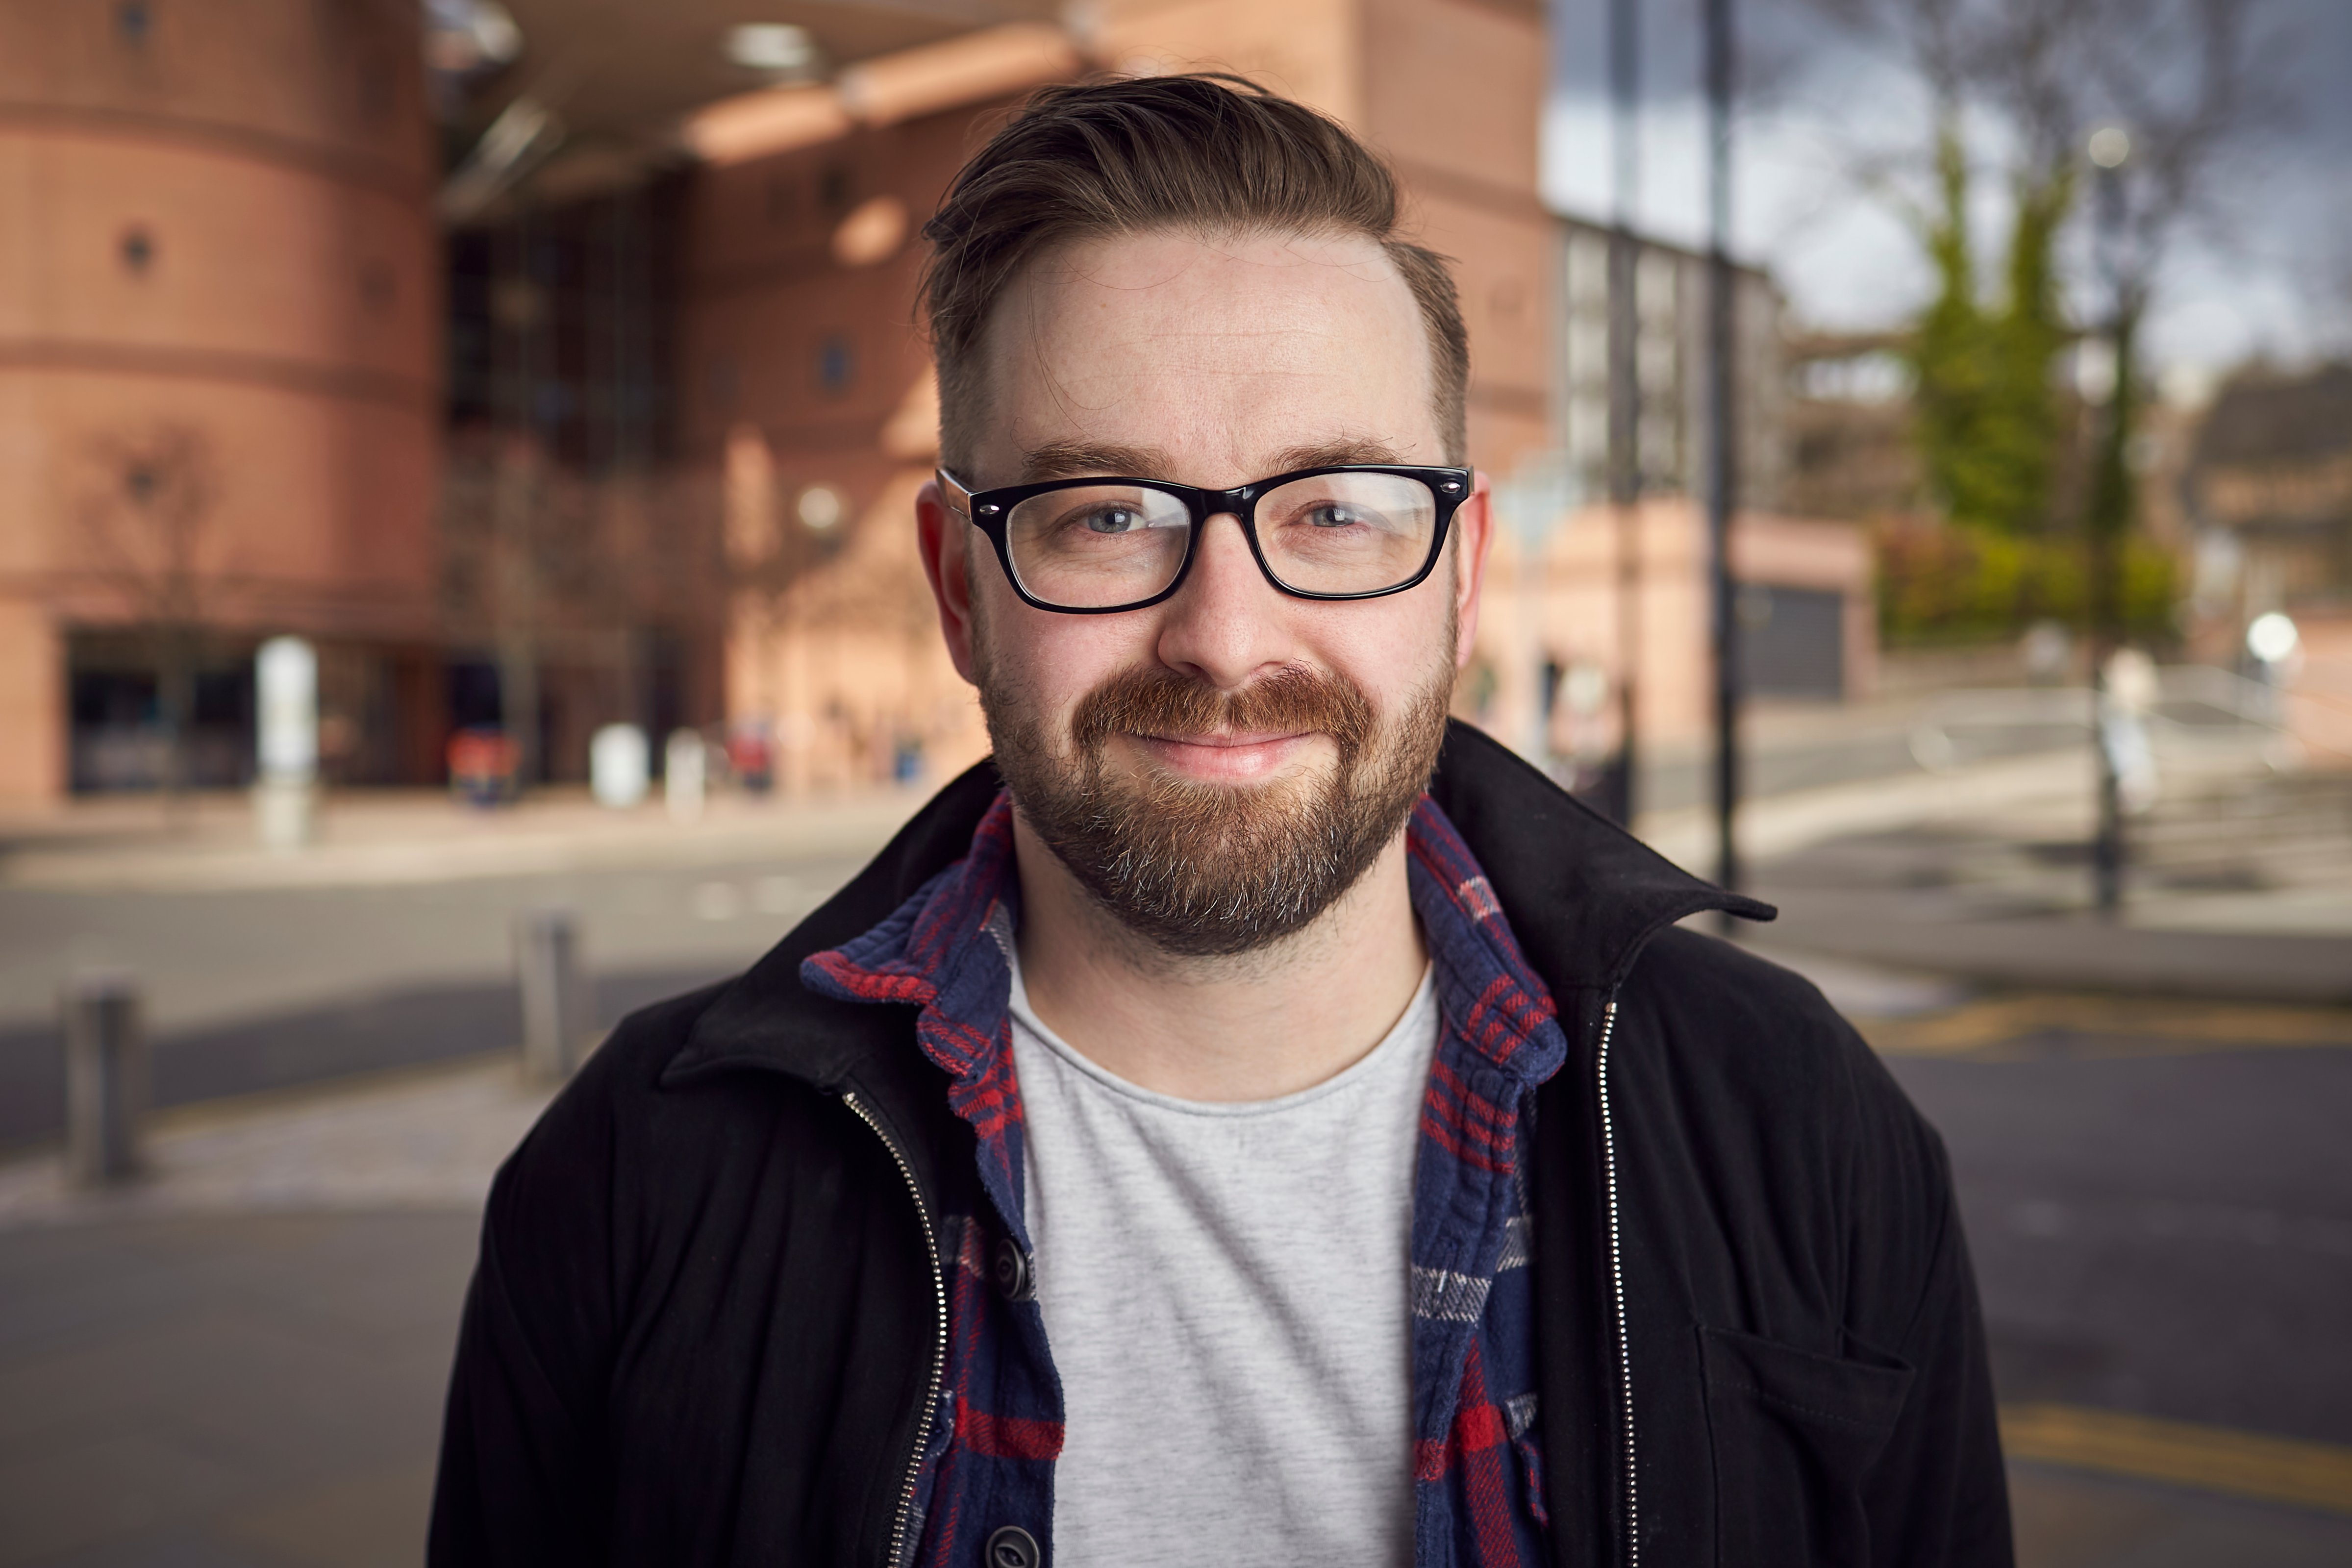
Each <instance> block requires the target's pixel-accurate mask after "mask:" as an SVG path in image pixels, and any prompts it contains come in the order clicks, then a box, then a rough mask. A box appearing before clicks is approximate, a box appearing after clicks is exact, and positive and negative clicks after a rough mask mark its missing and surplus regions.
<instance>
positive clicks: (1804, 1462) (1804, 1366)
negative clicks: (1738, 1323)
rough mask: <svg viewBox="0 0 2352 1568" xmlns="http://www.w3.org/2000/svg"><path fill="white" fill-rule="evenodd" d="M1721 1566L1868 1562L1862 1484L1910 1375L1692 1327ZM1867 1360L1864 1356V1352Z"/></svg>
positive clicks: (1883, 1365)
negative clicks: (1711, 1458)
mask: <svg viewBox="0 0 2352 1568" xmlns="http://www.w3.org/2000/svg"><path fill="white" fill-rule="evenodd" d="M1699 1354H1700V1360H1701V1364H1702V1365H1703V1367H1704V1370H1705V1374H1706V1414H1707V1438H1708V1442H1709V1445H1710V1447H1711V1448H1712V1449H1713V1454H1714V1459H1715V1493H1716V1498H1715V1508H1716V1561H1717V1563H1719V1564H1721V1565H1722V1568H1777V1565H1779V1564H1783V1563H1786V1564H1791V1565H1794V1564H1804V1565H1805V1568H1846V1565H1848V1564H1860V1563H1868V1562H1869V1561H1870V1524H1869V1519H1868V1515H1867V1511H1866V1510H1865V1509H1864V1500H1863V1482H1864V1478H1865V1477H1867V1476H1868V1474H1869V1472H1870V1468H1871V1466H1872V1465H1873V1464H1874V1463H1875V1462H1876V1461H1877V1458H1878V1454H1879V1450H1880V1449H1881V1448H1884V1447H1885V1444H1886V1439H1887V1437H1888V1436H1889V1435H1890V1434H1891V1433H1892V1432H1893V1431H1894V1429H1895V1419H1896V1417H1898V1416H1900V1415H1901V1414H1902V1411H1903V1401H1904V1397H1905V1396H1906V1395H1907V1394H1908V1393H1909V1392H1910V1389H1911V1368H1910V1367H1908V1366H1907V1365H1906V1364H1903V1363H1902V1362H1900V1361H1897V1360H1895V1358H1894V1357H1892V1356H1879V1355H1869V1358H1868V1359H1863V1360H1854V1359H1849V1358H1846V1357H1843V1356H1830V1355H1817V1354H1813V1353H1812V1352H1811V1351H1803V1350H1798V1349H1796V1348H1795V1347H1794V1346H1791V1345H1785V1344H1780V1343H1775V1342H1773V1341H1771V1340H1766V1339H1758V1338H1757V1337H1755V1336H1754V1335H1753V1334H1744V1333H1731V1332H1729V1331H1727V1330H1724V1329H1709V1328H1702V1329H1700V1330H1699ZM1864 1354H1866V1355H1868V1353H1864Z"/></svg>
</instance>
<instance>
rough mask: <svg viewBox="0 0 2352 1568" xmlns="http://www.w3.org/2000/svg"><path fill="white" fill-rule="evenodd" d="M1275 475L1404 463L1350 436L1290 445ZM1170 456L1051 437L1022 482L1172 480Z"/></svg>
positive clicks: (1276, 460) (1378, 445)
mask: <svg viewBox="0 0 2352 1568" xmlns="http://www.w3.org/2000/svg"><path fill="white" fill-rule="evenodd" d="M1269 461H1270V462H1271V463H1272V464H1273V467H1272V468H1271V469H1270V470H1269V474H1289V473H1294V472H1296V471H1297V470H1298V469H1301V468H1336V467H1344V466H1346V465H1350V464H1396V463H1401V462H1402V461H1403V459H1402V458H1401V457H1399V456H1398V455H1397V451H1396V448H1395V447H1393V446H1391V445H1390V444H1388V443H1386V442H1384V441H1372V440H1349V441H1333V442H1323V443H1319V444H1307V445H1303V446H1289V447H1285V448H1284V449H1283V450H1282V451H1280V452H1278V453H1276V454H1275V455H1274V456H1273V457H1272V458H1271V459H1269ZM1172 467H1173V465H1171V463H1170V462H1169V461H1168V455H1167V454H1166V453H1164V452H1161V451H1160V449H1159V448H1157V447H1152V446H1117V445H1097V444H1093V443H1089V442H1081V441H1049V442H1047V443H1046V444H1045V445H1043V446H1040V447H1037V448H1035V449H1034V450H1033V451H1031V452H1030V453H1029V454H1028V455H1026V456H1024V457H1023V458H1022V460H1021V482H1022V483H1023V484H1024V485H1038V484H1043V483H1045V481H1047V480H1049V479H1080V478H1087V477H1090V476H1094V475H1097V474H1101V475H1110V474H1117V475H1122V476H1129V477H1132V478H1137V479H1171V478H1172V477H1173V475H1172V474H1171V469H1172Z"/></svg>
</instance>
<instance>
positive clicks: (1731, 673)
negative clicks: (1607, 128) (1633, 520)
mask: <svg viewBox="0 0 2352 1568" xmlns="http://www.w3.org/2000/svg"><path fill="white" fill-rule="evenodd" d="M1701 21H1702V25H1703V26H1704V27H1705V29H1706V121H1707V249H1706V281H1707V355H1706V402H1707V464H1706V531H1707V539H1708V543H1709V545H1710V547H1711V553H1712V555H1713V558H1714V559H1713V566H1714V581H1713V584H1712V587H1713V590H1714V592H1713V595H1712V599H1713V603H1712V605H1711V609H1712V611H1713V614H1712V616H1711V617H1710V620H1711V622H1712V632H1713V636H1712V638H1711V639H1710V640H1711V642H1712V643H1713V644H1714V653H1715V829H1716V881H1717V883H1720V884H1721V885H1723V886H1724V887H1727V888H1736V887H1738V885H1739V853H1738V841H1737V840H1736V838H1735V836H1734V833H1733V827H1734V820H1735V818H1736V816H1737V814H1738V807H1739V621H1738V614H1737V599H1738V585H1737V584H1736V583H1735V582H1734V581H1733V580H1732V571H1731V515H1732V505H1733V501H1734V499H1735V497H1737V495H1738V481H1739V471H1738V455H1739V432H1738V422H1737V417H1736V415H1737V406H1738V400H1737V397H1736V395H1735V387H1736V384H1737V375H1738V365H1737V363H1736V356H1737V354H1738V343H1739V337H1738V330H1737V328H1738V316H1737V313H1736V311H1735V309H1734V306H1735V304H1736V296H1735V294H1734V292H1733V291H1734V289H1735V288H1737V287H1738V279H1737V277H1735V276H1734V275H1733V273H1732V269H1731V75H1732V58H1733V43H1734V40H1733V37H1732V29H1731V0H1706V9H1705V11H1704V13H1703V14H1702V17H1701Z"/></svg>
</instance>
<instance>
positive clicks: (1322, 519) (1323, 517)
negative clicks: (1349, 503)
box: [1307, 506, 1364, 528]
mask: <svg viewBox="0 0 2352 1568" xmlns="http://www.w3.org/2000/svg"><path fill="white" fill-rule="evenodd" d="M1307 516H1308V517H1310V518H1312V519H1313V520H1314V524H1315V526H1316V527H1317V528H1352V527H1354V526H1355V525H1356V524H1358V523H1360V522H1362V521H1363V520H1364V519H1363V517H1362V515H1361V514H1360V513H1359V512H1358V511H1357V510H1356V509H1355V508H1354V507H1339V506H1330V507H1316V508H1315V509H1314V510H1313V511H1312V512H1309V513H1308V514H1307Z"/></svg>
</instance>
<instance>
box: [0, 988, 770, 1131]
mask: <svg viewBox="0 0 2352 1568" xmlns="http://www.w3.org/2000/svg"><path fill="white" fill-rule="evenodd" d="M722 975H723V972H721V971H713V970H709V969H682V968H681V969H653V970H635V971H624V972H622V973H618V974H609V975H600V976H598V977H596V1017H597V1021H598V1023H599V1025H600V1026H604V1027H610V1026H611V1025H612V1024H614V1023H616V1022H618V1021H619V1020H620V1019H622V1018H623V1017H625V1016H626V1015H627V1014H628V1013H630V1012H633V1011H635V1009H638V1008H641V1007H644V1006H645V1005H646V1003H648V1002H654V1001H658V1000H660V999H661V998H664V997H668V996H675V995H676V994H677V993H678V992H680V991H686V990H691V989H693V988H695V987H697V986H703V985H708V984H709V983H710V982H711V981H712V980H715V979H719V978H721V977H722ZM521 1033H522V1022H521V1012H520V1004H519V1003H518V1002H517V1000H516V996H515V988H514V986H513V985H512V984H511V983H509V982H503V981H502V982H499V983H497V984H479V985H453V986H432V987H418V988H409V989H404V990H398V991H391V992H386V993H384V994H383V995H381V996H376V997H370V998H362V999H359V1000H355V1001H348V1002H337V1003H335V1004H333V1005H331V1006H328V1007H322V1008H311V1009H303V1010H301V1011H298V1012H289V1013H278V1014H273V1015H271V1016H269V1017H267V1018H261V1019H249V1020H247V1021H244V1022H239V1023H236V1024H229V1025H225V1026H222V1027H219V1028H215V1029H206V1030H190V1031H188V1032H186V1033H180V1034H171V1035H166V1036H163V1037H162V1038H160V1039H158V1040H155V1041H154V1045H153V1057H152V1061H153V1067H152V1071H153V1073H154V1103H155V1104H156V1106H157V1107H159V1108H162V1107H166V1106H173V1105H186V1104H191V1103H194V1102H197V1101H201V1100H215V1099H219V1098H220V1097H222V1096H224V1095H229V1094H250V1093H253V1092H257V1091H261V1090H268V1089H284V1088H289V1087H292V1086H294V1085H297V1084H304V1083H316V1082H322V1081H324V1080H328V1079H333V1078H341V1077H348V1076H350V1075H352V1074H353V1073H362V1072H379V1071H384V1070H386V1069H389V1068H398V1067H415V1066H419V1065H422V1064H424V1063H427V1062H435V1061H450V1060H453V1059H455V1058H457V1057H464V1056H474V1055H479V1054H482V1053H485V1052H489V1051H511V1050H513V1049H515V1042H516V1041H517V1040H519V1039H520V1037H521ZM64 1128H65V1061H64V1051H63V1045H62V1041H61V1040H60V1037H59V1035H58V1030H57V1028H56V1026H55V1025H54V1024H49V1025H43V1026H40V1027H37V1028H30V1029H25V1028H19V1029H14V1030H0V1153H5V1152H6V1151H8V1150H9V1149H11V1148H12V1147H20V1146H22V1145H27V1144H34V1143H39V1142H44V1141H47V1140H48V1139H52V1138H55V1137H57V1136H58V1135H59V1134H61V1133H62V1132H63V1131H64Z"/></svg>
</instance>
